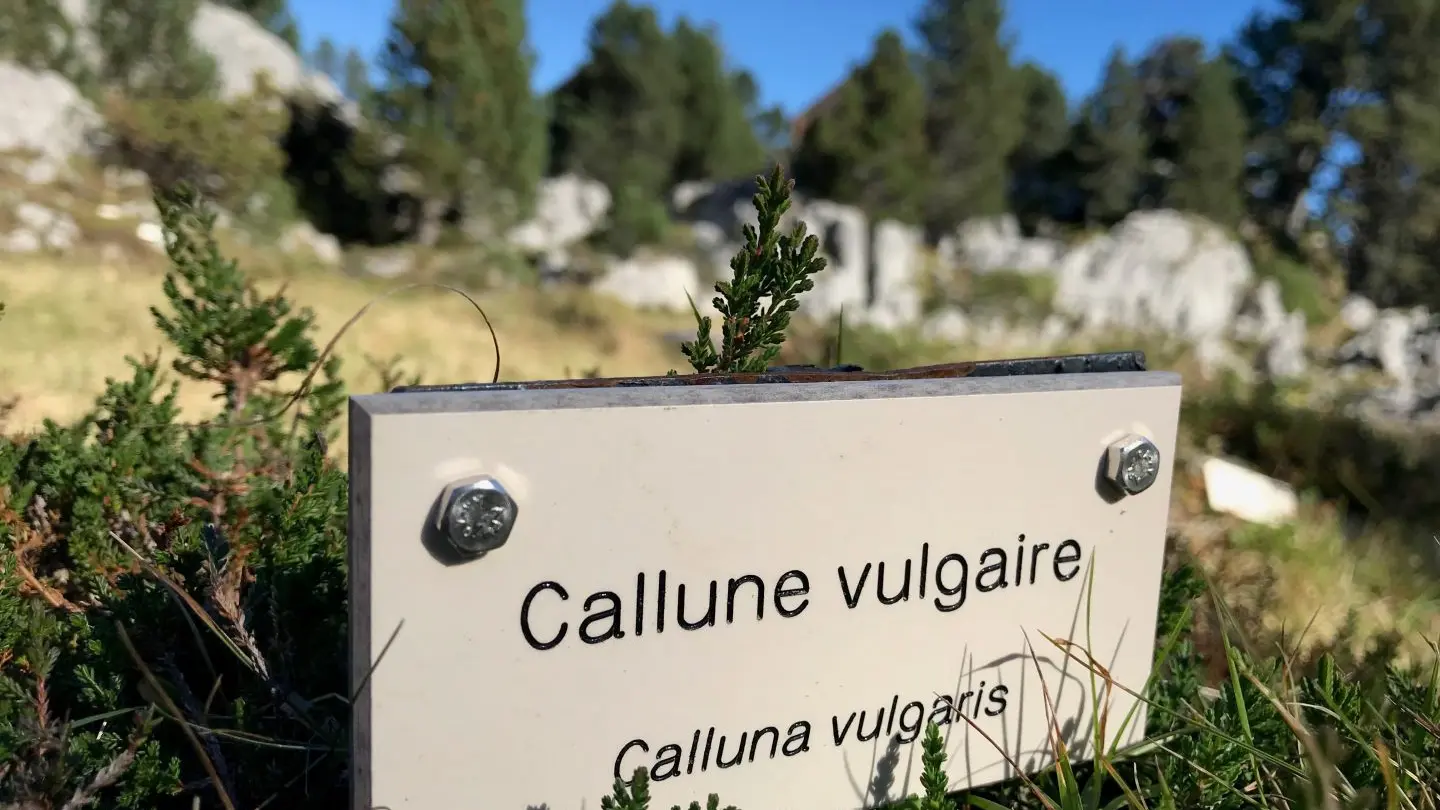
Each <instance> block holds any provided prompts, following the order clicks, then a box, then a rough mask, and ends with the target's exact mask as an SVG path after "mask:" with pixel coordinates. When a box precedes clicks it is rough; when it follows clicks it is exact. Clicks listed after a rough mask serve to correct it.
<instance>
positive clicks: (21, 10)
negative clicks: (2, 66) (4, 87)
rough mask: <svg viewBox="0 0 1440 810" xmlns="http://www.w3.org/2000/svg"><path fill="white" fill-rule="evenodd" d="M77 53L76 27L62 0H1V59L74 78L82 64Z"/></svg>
mask: <svg viewBox="0 0 1440 810" xmlns="http://www.w3.org/2000/svg"><path fill="white" fill-rule="evenodd" d="M57 35H58V36H57ZM76 56H77V54H76V49H75V28H74V26H73V25H72V24H71V22H70V19H69V18H68V17H66V16H65V11H64V9H63V8H62V7H61V5H60V0H6V2H3V3H0V59H4V60H6V61H10V62H16V63H18V64H20V65H23V66H25V67H28V68H31V69H34V70H55V71H57V72H59V73H62V74H64V75H66V76H69V77H71V78H72V79H74V78H77V77H76V76H75V75H74V74H75V72H76V71H77V69H78V68H79V67H80V63H79V60H78V59H77V58H76Z"/></svg>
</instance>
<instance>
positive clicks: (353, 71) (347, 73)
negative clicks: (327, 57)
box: [339, 48, 543, 160]
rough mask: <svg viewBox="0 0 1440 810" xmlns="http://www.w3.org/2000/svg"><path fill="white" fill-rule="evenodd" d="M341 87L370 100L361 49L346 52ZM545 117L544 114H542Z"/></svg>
mask: <svg viewBox="0 0 1440 810" xmlns="http://www.w3.org/2000/svg"><path fill="white" fill-rule="evenodd" d="M339 80H340V87H341V89H342V90H343V91H344V93H345V97H346V98H348V99H350V100H351V101H362V100H368V99H369V97H370V91H371V90H372V88H371V86H370V63H369V62H367V61H365V57H364V56H362V55H361V54H360V52H359V51H357V50H355V49H354V48H351V49H350V50H348V51H346V52H345V60H344V61H343V62H342V63H341V65H340V77H339ZM542 118H543V114H542ZM530 158H531V159H532V160H537V159H539V158H537V157H536V156H535V155H530Z"/></svg>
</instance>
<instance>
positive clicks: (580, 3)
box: [291, 0, 1276, 113]
mask: <svg viewBox="0 0 1440 810" xmlns="http://www.w3.org/2000/svg"><path fill="white" fill-rule="evenodd" d="M1275 2H1276V0H1009V6H1008V9H1009V27H1010V33H1011V34H1012V36H1013V38H1014V41H1015V45H1016V52H1017V55H1018V56H1019V58H1021V59H1029V60H1033V61H1036V62H1039V63H1041V64H1043V65H1045V66H1046V67H1048V68H1050V69H1051V70H1053V71H1055V73H1056V74H1057V75H1059V76H1060V78H1061V81H1062V82H1063V83H1064V85H1065V89H1066V91H1067V93H1068V94H1069V95H1070V96H1071V98H1074V99H1078V98H1079V97H1081V96H1083V95H1085V94H1086V93H1088V92H1089V91H1090V90H1091V89H1092V88H1093V87H1094V86H1095V84H1096V82H1097V81H1098V80H1099V77H1100V71H1101V69H1102V67H1103V65H1104V62H1105V58H1106V56H1107V55H1108V54H1109V52H1110V49H1111V48H1112V47H1113V46H1114V45H1116V44H1119V45H1121V46H1123V47H1124V48H1125V49H1126V50H1127V51H1128V52H1130V53H1132V54H1134V53H1136V52H1138V51H1141V50H1143V49H1144V48H1146V47H1147V46H1148V45H1149V44H1150V43H1151V42H1153V41H1155V40H1156V39H1158V38H1160V37H1162V36H1166V35H1171V34H1187V35H1191V36H1197V37H1200V38H1202V39H1204V40H1206V41H1208V42H1211V43H1216V42H1219V41H1221V40H1223V39H1225V38H1227V37H1229V36H1230V35H1231V34H1232V33H1233V32H1234V31H1235V29H1236V28H1237V27H1238V26H1239V25H1240V24H1241V23H1242V22H1243V21H1244V20H1245V18H1246V17H1247V16H1249V14H1250V13H1251V12H1253V11H1255V10H1256V9H1257V8H1264V7H1269V6H1273V5H1275ZM608 5H609V0H528V2H527V3H526V6H527V8H526V13H527V15H528V17H529V23H530V37H531V42H532V44H533V46H534V48H535V51H536V54H537V56H538V58H539V63H538V65H537V68H536V76H535V84H536V87H537V89H539V90H541V91H544V90H548V89H550V88H551V87H553V86H554V85H556V84H557V83H559V82H560V81H561V80H563V79H564V78H565V77H566V76H568V75H569V74H570V72H571V71H572V70H574V68H575V66H576V65H577V64H579V63H580V62H581V61H582V60H583V59H584V57H585V37H586V34H587V32H588V29H589V25H590V21H591V20H592V19H593V18H594V17H595V16H596V15H597V14H599V13H600V12H601V11H603V10H604V9H605V8H606V6H608ZM652 5H654V6H655V7H656V8H657V9H659V10H660V13H661V15H662V17H663V19H664V20H665V22H666V24H667V25H668V24H671V23H673V22H674V20H675V19H676V18H677V17H679V16H682V15H683V16H687V17H689V18H691V19H693V20H696V21H705V22H713V23H714V24H715V25H716V26H717V28H718V29H719V32H720V37H721V40H722V42H723V43H724V46H725V49H726V52H727V53H728V54H730V58H731V59H732V60H733V61H734V63H735V64H736V65H738V66H741V67H745V68H747V69H749V70H750V71H751V72H753V73H754V74H755V76H756V77H757V78H758V79H759V82H760V86H761V89H762V91H763V93H764V95H765V97H766V100H767V102H768V103H779V104H780V105H782V106H783V107H784V108H785V110H786V111H787V112H791V113H793V112H796V111H798V110H800V109H803V108H804V107H805V106H806V105H807V104H808V103H809V102H810V101H812V100H814V99H815V98H817V97H819V96H820V95H821V94H823V93H824V92H825V91H826V90H827V89H829V87H830V86H831V85H832V84H833V83H834V82H836V81H838V80H839V79H840V78H841V77H842V76H843V75H844V74H845V72H846V70H847V69H848V68H849V66H850V65H852V64H854V63H856V62H858V61H860V60H862V59H864V58H865V56H866V54H867V52H868V51H869V47H870V43H871V41H872V39H873V38H874V36H875V34H876V33H877V32H878V31H880V29H882V28H885V27H887V26H893V27H896V28H898V29H900V30H901V31H902V32H903V33H904V34H905V35H906V37H907V38H909V37H910V36H911V23H912V21H913V20H914V18H915V15H916V12H917V11H918V9H919V8H920V6H921V5H922V3H921V2H920V0H659V1H658V2H654V3H652ZM291 7H292V9H293V11H294V13H295V15H296V17H297V18H298V19H299V22H300V27H301V33H302V36H303V37H304V39H305V41H306V43H313V42H314V41H315V40H316V39H318V38H319V37H321V36H328V37H330V39H332V40H334V41H335V42H336V43H337V44H339V45H341V46H342V47H346V46H354V47H357V48H359V49H360V50H361V51H362V52H364V53H365V54H366V55H367V56H368V55H373V54H374V53H375V52H376V50H377V49H378V48H379V45H380V42H381V41H382V40H383V38H384V36H385V29H386V23H387V21H388V17H389V14H390V10H391V8H392V7H393V0H291Z"/></svg>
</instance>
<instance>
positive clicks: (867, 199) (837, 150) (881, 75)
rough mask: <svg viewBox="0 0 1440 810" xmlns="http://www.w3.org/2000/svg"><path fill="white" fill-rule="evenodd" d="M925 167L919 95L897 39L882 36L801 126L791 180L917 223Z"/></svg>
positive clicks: (885, 215)
mask: <svg viewBox="0 0 1440 810" xmlns="http://www.w3.org/2000/svg"><path fill="white" fill-rule="evenodd" d="M928 161H929V145H928V143H927V142H926V139H925V91H924V88H923V87H922V85H921V84H920V79H919V77H918V76H917V75H916V74H915V71H914V70H913V68H912V66H911V60H910V54H909V52H908V51H907V50H906V48H905V43H904V41H903V40H901V38H900V34H899V32H897V31H894V30H886V31H883V32H881V34H880V35H879V36H878V37H876V39H875V44H874V47H873V50H872V52H871V55H870V58H869V60H868V61H867V62H865V64H863V65H861V66H860V67H859V68H857V69H856V70H855V71H854V72H853V73H852V74H851V75H850V77H849V78H848V79H847V80H846V81H845V83H844V84H843V85H841V87H840V89H839V91H838V95H837V96H836V98H835V100H834V102H833V104H831V105H830V106H829V108H828V109H826V110H825V111H824V113H823V114H821V115H820V116H819V117H818V118H817V120H815V121H814V122H813V123H812V125H811V126H809V127H807V129H806V133H805V136H804V138H803V139H802V142H801V143H800V145H799V148H798V149H797V150H796V154H795V156H794V171H795V175H796V181H797V183H803V184H804V185H805V186H806V188H808V189H810V190H811V191H812V192H814V193H816V194H818V195H820V196H824V197H827V198H829V199H833V200H835V201H837V202H843V203H848V204H852V205H858V206H860V207H862V208H864V209H865V210H866V211H867V212H868V213H869V214H871V215H872V216H873V217H876V218H890V219H897V220H900V221H904V222H919V221H920V220H921V218H922V212H923V206H924V202H925V200H924V193H925V175H926V171H927V169H928Z"/></svg>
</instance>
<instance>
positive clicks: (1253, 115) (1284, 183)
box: [1228, 0, 1367, 244]
mask: <svg viewBox="0 0 1440 810" xmlns="http://www.w3.org/2000/svg"><path fill="white" fill-rule="evenodd" d="M1364 3H1365V0H1282V2H1280V3H1279V8H1278V9H1277V10H1276V11H1274V12H1272V13H1267V14H1256V15H1254V16H1253V17H1252V18H1251V19H1250V20H1249V21H1247V23H1246V24H1245V26H1244V27H1243V28H1242V29H1241V31H1240V33H1239V35H1238V36H1237V37H1236V40H1235V42H1234V43H1232V45H1231V46H1230V47H1229V48H1228V57H1229V59H1230V61H1231V64H1232V65H1234V66H1235V67H1236V68H1237V71H1238V77H1239V79H1240V81H1239V82H1238V88H1237V89H1238V91H1239V96H1240V99H1241V102H1242V104H1243V106H1244V108H1245V110H1246V114H1247V116H1248V118H1249V121H1250V143H1249V151H1250V154H1251V160H1250V164H1251V169H1250V171H1249V174H1250V179H1251V180H1252V181H1253V182H1251V183H1250V184H1249V186H1250V188H1249V189H1248V190H1249V192H1250V204H1251V207H1252V209H1253V211H1254V215H1255V218H1256V219H1257V221H1259V222H1260V223H1262V224H1263V225H1265V226H1266V227H1267V228H1268V229H1269V231H1270V232H1271V234H1272V235H1274V236H1280V237H1285V238H1286V239H1287V241H1289V242H1291V243H1292V244H1293V243H1294V241H1295V240H1296V239H1298V238H1299V236H1300V233H1301V231H1302V230H1303V228H1304V226H1305V224H1306V223H1307V222H1308V221H1309V218H1310V210H1309V207H1308V205H1307V204H1306V197H1307V196H1308V195H1310V194H1311V193H1312V192H1313V191H1315V189H1313V188H1312V186H1313V184H1314V180H1315V178H1316V176H1317V174H1318V173H1320V172H1323V171H1326V170H1327V169H1328V168H1330V167H1332V165H1333V163H1332V160H1333V156H1334V154H1335V150H1334V146H1335V144H1336V143H1337V142H1338V140H1339V139H1340V138H1341V137H1342V126H1343V123H1344V121H1345V119H1346V117H1347V116H1348V115H1349V111H1350V110H1351V109H1353V108H1354V107H1355V106H1356V105H1357V104H1358V103H1360V102H1361V101H1362V100H1363V99H1364V97H1365V94H1364V93H1361V92H1356V91H1357V90H1358V89H1359V87H1360V82H1361V80H1362V78H1363V75H1364V70H1365V61H1366V60H1365V47H1364V44H1365V40H1366V38H1367V37H1366V33H1365V30H1364V23H1363V17H1362V15H1360V14H1359V13H1358V10H1359V9H1360V8H1361V7H1362V6H1363V5H1364Z"/></svg>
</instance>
